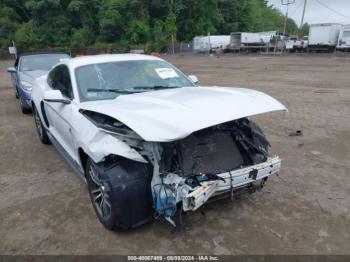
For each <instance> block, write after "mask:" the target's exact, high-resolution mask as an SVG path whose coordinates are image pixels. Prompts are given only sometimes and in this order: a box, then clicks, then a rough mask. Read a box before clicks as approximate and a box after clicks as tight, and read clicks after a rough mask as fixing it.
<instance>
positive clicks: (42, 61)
mask: <svg viewBox="0 0 350 262" xmlns="http://www.w3.org/2000/svg"><path fill="white" fill-rule="evenodd" d="M68 58H69V56H68V55H66V54H45V55H28V56H23V57H22V58H21V65H20V71H34V70H44V71H49V70H50V69H51V68H52V67H53V66H54V65H55V64H57V63H59V62H60V61H61V59H68Z"/></svg>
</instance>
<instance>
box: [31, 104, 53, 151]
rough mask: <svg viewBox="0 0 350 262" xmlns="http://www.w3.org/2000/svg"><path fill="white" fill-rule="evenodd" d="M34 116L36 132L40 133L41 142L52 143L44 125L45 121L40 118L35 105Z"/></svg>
mask: <svg viewBox="0 0 350 262" xmlns="http://www.w3.org/2000/svg"><path fill="white" fill-rule="evenodd" d="M33 116H34V122H35V128H36V132H37V134H38V137H39V140H40V142H41V143H43V144H45V145H49V144H51V142H50V139H49V137H48V135H47V132H46V129H45V127H44V125H43V122H42V121H41V119H40V116H39V113H38V110H37V109H36V108H35V106H33Z"/></svg>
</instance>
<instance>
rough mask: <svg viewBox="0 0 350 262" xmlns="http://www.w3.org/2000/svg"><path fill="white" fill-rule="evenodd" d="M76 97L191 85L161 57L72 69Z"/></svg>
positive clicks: (113, 95) (108, 96)
mask: <svg viewBox="0 0 350 262" xmlns="http://www.w3.org/2000/svg"><path fill="white" fill-rule="evenodd" d="M75 75H76V81H77V87H78V91H79V95H80V100H81V101H82V102H83V101H94V100H104V99H114V98H116V97H117V96H119V95H122V94H132V93H139V92H147V91H152V90H160V89H169V88H180V87H184V86H194V84H193V83H192V82H191V81H190V80H188V79H187V77H186V76H185V75H184V74H183V73H181V72H180V71H179V70H177V69H176V68H175V67H173V66H172V65H170V64H168V63H167V62H165V61H161V60H138V61H122V62H108V63H99V64H92V65H86V66H81V67H78V68H77V69H76V70H75Z"/></svg>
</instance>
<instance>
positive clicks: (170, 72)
mask: <svg viewBox="0 0 350 262" xmlns="http://www.w3.org/2000/svg"><path fill="white" fill-rule="evenodd" d="M154 70H155V71H156V72H157V74H158V75H159V77H160V78H162V79H168V78H174V77H179V75H178V74H177V73H176V71H175V70H174V69H172V68H156V69H154Z"/></svg>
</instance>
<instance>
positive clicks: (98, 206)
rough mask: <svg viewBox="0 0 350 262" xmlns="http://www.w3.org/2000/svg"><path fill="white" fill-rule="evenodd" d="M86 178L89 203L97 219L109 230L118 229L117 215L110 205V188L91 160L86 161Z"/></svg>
mask: <svg viewBox="0 0 350 262" xmlns="http://www.w3.org/2000/svg"><path fill="white" fill-rule="evenodd" d="M86 178H87V184H88V190H89V195H90V199H91V203H92V206H93V207H94V210H95V213H96V215H97V217H98V219H99V220H100V222H101V223H102V224H103V225H104V226H105V227H106V228H108V229H110V230H114V229H116V228H118V227H119V224H118V221H117V214H116V212H115V211H114V210H113V208H112V203H111V193H112V192H111V188H110V186H109V185H108V183H107V182H108V181H103V179H102V177H101V174H100V173H99V171H98V169H97V168H96V167H95V165H94V164H93V162H92V161H91V159H88V160H87V163H86Z"/></svg>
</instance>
